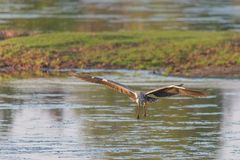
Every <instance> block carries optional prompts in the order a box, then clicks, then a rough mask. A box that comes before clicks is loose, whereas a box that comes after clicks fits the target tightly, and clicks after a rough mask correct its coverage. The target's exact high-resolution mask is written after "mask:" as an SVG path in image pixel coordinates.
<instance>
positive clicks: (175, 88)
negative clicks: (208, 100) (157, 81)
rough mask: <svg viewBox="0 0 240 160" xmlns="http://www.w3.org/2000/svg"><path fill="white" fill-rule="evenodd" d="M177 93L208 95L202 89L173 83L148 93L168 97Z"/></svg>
mask: <svg viewBox="0 0 240 160" xmlns="http://www.w3.org/2000/svg"><path fill="white" fill-rule="evenodd" d="M176 94H180V95H184V96H192V97H203V96H207V94H206V93H204V92H200V91H194V90H190V89H186V88H184V87H181V85H171V86H166V87H162V88H158V89H155V90H152V91H149V92H147V93H146V95H149V96H150V95H154V96H156V97H167V96H173V95H176Z"/></svg>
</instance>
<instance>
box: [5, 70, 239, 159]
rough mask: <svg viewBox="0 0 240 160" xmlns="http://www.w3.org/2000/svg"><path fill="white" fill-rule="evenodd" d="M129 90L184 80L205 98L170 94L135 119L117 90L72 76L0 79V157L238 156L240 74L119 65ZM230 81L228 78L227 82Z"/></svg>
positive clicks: (132, 109) (119, 76)
mask: <svg viewBox="0 0 240 160" xmlns="http://www.w3.org/2000/svg"><path fill="white" fill-rule="evenodd" d="M119 72H121V74H114V75H112V74H111V75H109V74H106V75H105V77H107V78H111V79H113V80H116V81H120V82H123V83H125V84H126V85H129V86H131V87H132V88H135V89H141V90H145V91H147V90H150V89H153V88H155V87H158V86H161V85H168V84H178V83H184V84H185V85H186V86H188V87H190V88H195V89H200V90H204V89H207V91H208V92H209V96H208V97H206V98H189V97H181V96H176V97H169V98H162V99H161V101H160V102H159V103H155V104H152V105H151V106H150V107H149V115H148V117H147V118H144V119H140V120H137V119H136V115H135V104H133V103H131V101H130V100H129V99H128V98H127V97H126V96H124V95H122V94H119V93H116V92H115V91H112V90H109V89H107V88H105V87H102V86H99V85H93V84H89V83H86V82H83V81H80V80H78V79H75V78H37V79H21V80H11V81H2V82H1V84H0V141H1V143H0V159H4V160H15V159H19V160H23V159H24V160H26V159H27V160H33V159H34V160H36V159H40V160H42V159H49V160H51V159H64V160H65V159H69V160H70V159H71V160H72V159H146V158H148V159H176V158H178V157H181V159H213V158H218V159H231V158H232V159H234V158H236V157H239V156H240V150H239V146H238V144H239V139H240V134H239V133H240V130H239V128H240V123H239V122H240V119H239V116H238V115H239V114H240V109H239V107H238V106H239V99H240V92H239V88H240V81H239V80H224V79H185V78H172V77H161V76H157V75H152V74H150V73H148V72H134V71H133V72H131V71H130V72H126V71H119ZM232 84H235V85H234V87H233V86H232Z"/></svg>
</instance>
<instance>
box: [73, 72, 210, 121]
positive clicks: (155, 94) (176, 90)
mask: <svg viewBox="0 0 240 160" xmlns="http://www.w3.org/2000/svg"><path fill="white" fill-rule="evenodd" d="M70 75H71V76H74V77H77V78H80V79H82V80H85V81H88V82H92V83H98V84H103V85H105V86H107V87H110V88H112V89H115V90H117V91H118V92H121V93H123V94H126V95H128V96H129V98H130V99H131V100H132V101H134V102H135V103H137V118H139V117H140V107H143V108H144V116H146V114H147V108H146V105H147V104H148V103H152V102H156V101H157V100H158V98H159V97H167V96H173V95H176V94H180V95H185V96H193V97H200V96H206V95H207V94H205V93H203V92H200V91H194V90H190V89H186V88H184V87H182V86H183V84H180V85H170V86H165V87H161V88H157V89H154V90H151V91H149V92H142V91H133V90H131V89H129V88H128V87H126V86H124V85H122V84H120V83H117V82H114V81H111V80H107V79H103V78H99V77H93V76H86V75H81V74H77V73H75V72H71V73H70Z"/></svg>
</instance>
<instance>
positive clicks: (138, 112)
mask: <svg viewBox="0 0 240 160" xmlns="http://www.w3.org/2000/svg"><path fill="white" fill-rule="evenodd" d="M139 118H140V105H139V104H138V105H137V119H139Z"/></svg>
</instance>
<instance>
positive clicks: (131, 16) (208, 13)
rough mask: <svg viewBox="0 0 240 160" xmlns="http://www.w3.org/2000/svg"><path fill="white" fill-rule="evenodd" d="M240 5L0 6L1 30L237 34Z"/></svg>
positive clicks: (193, 1) (115, 0)
mask: <svg viewBox="0 0 240 160" xmlns="http://www.w3.org/2000/svg"><path fill="white" fill-rule="evenodd" d="M239 13H240V1H239V0H211V1H209V0H171V1H169V0H137V1H134V0H100V1H99V0H34V1H26V0H14V1H9V0H0V28H9V27H10V28H13V29H24V30H31V31H32V30H34V31H38V30H40V31H63V30H64V31H110V30H113V31H116V30H145V29H157V30H158V29H164V30H165V29H175V30H188V29H196V30H238V31H239V29H240V14H239Z"/></svg>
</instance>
